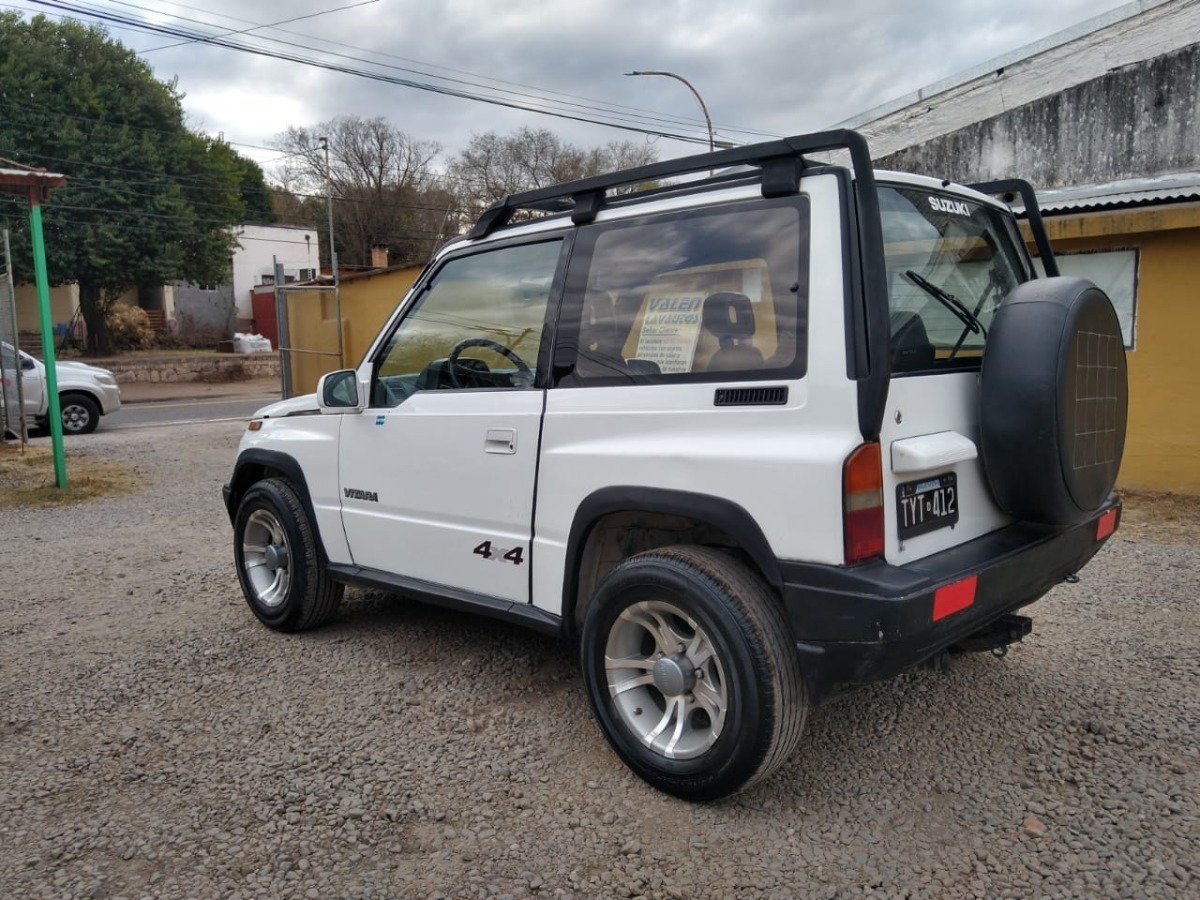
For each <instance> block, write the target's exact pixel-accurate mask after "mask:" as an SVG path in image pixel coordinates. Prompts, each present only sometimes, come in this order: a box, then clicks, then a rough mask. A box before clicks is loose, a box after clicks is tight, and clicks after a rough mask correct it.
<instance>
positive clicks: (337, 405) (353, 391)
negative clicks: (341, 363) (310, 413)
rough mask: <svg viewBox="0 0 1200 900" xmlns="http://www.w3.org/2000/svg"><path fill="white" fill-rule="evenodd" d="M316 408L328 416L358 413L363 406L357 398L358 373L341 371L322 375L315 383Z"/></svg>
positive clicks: (350, 370) (347, 370) (349, 370)
mask: <svg viewBox="0 0 1200 900" xmlns="http://www.w3.org/2000/svg"><path fill="white" fill-rule="evenodd" d="M317 406H319V407H320V409H321V412H322V413H328V414H329V415H338V414H340V413H346V412H360V411H361V410H362V408H363V405H362V401H361V400H360V399H359V397H358V373H357V372H355V371H354V370H353V369H342V370H341V371H338V372H330V373H329V374H328V375H322V376H321V380H320V381H318V382H317Z"/></svg>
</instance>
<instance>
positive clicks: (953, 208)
mask: <svg viewBox="0 0 1200 900" xmlns="http://www.w3.org/2000/svg"><path fill="white" fill-rule="evenodd" d="M879 206H880V214H881V216H882V220H883V246H884V257H885V264H886V266H887V279H888V293H889V302H890V308H891V358H892V372H893V373H894V374H904V373H907V372H930V371H944V370H950V369H961V368H972V367H978V365H979V362H980V359H981V358H982V356H983V348H984V345H985V344H986V343H987V333H988V329H989V328H990V327H991V324H992V317H993V316H994V315H995V313H996V306H997V305H998V304H999V303H1000V301H1001V300H1002V299H1003V298H1004V297H1005V296H1007V294H1008V293H1009V292H1010V291H1011V290H1012V289H1013V288H1015V287H1016V286H1017V284H1018V283H1020V282H1021V281H1024V280H1025V275H1024V272H1025V267H1024V262H1023V260H1022V257H1021V255H1020V251H1019V250H1018V249H1017V247H1016V245H1015V243H1014V240H1013V238H1012V234H1013V232H1012V230H1011V228H1010V227H1009V224H1008V223H1007V222H1006V221H1005V219H1006V217H1005V215H1004V213H1002V212H1000V211H998V210H996V209H993V208H992V207H990V206H985V205H982V204H978V203H973V202H971V201H969V200H964V199H962V198H961V197H958V196H955V195H953V194H939V193H935V192H932V191H924V190H920V189H917V188H907V187H887V186H880V188H879Z"/></svg>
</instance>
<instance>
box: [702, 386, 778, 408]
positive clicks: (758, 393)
mask: <svg viewBox="0 0 1200 900" xmlns="http://www.w3.org/2000/svg"><path fill="white" fill-rule="evenodd" d="M787 402H788V386H787V385H786V384H773V385H768V386H765V387H743V388H717V389H716V391H715V392H714V393H713V406H786V405H787Z"/></svg>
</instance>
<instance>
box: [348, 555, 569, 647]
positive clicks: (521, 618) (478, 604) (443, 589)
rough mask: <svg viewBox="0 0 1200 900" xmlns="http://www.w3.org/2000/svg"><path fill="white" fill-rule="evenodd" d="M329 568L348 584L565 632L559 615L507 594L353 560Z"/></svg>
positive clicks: (551, 632) (548, 631)
mask: <svg viewBox="0 0 1200 900" xmlns="http://www.w3.org/2000/svg"><path fill="white" fill-rule="evenodd" d="M328 571H329V575H330V577H331V578H333V579H334V580H335V581H340V582H343V583H344V584H356V585H361V586H363V587H368V588H375V589H378V590H384V591H388V592H390V593H395V594H403V595H405V596H406V597H411V598H412V599H414V600H418V601H420V602H421V603H428V604H430V605H431V606H441V607H444V608H446V609H454V610H458V611H460V612H468V613H475V614H478V615H483V616H488V617H489V618H492V619H501V620H503V621H505V622H512V623H514V624H516V625H522V626H524V627H526V628H532V629H534V630H535V631H540V632H542V633H543V634H549V635H555V636H558V635H560V634H561V633H562V620H561V619H560V618H559V617H558V616H556V615H554V614H553V613H549V612H546V611H545V610H544V609H539V608H538V607H536V606H533V605H532V604H529V603H518V602H517V601H515V600H505V599H504V598H503V597H491V596H488V595H487V594H476V593H475V592H474V591H464V590H462V589H461V588H454V587H449V586H448V585H444V584H434V583H433V582H429V581H422V580H421V579H419V578H408V577H405V576H404V575H395V574H393V573H391V572H383V571H380V570H379V569H371V568H367V567H365V566H356V565H353V564H349V563H330V564H329V567H328Z"/></svg>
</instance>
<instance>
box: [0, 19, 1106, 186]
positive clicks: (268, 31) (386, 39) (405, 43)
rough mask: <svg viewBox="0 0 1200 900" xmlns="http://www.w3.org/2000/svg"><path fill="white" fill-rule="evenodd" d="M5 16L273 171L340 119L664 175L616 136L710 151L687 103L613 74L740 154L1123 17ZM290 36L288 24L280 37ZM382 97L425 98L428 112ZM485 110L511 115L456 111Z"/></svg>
mask: <svg viewBox="0 0 1200 900" xmlns="http://www.w3.org/2000/svg"><path fill="white" fill-rule="evenodd" d="M2 5H3V6H4V7H6V8H10V9H21V10H25V11H29V12H41V13H45V14H47V15H50V16H53V17H56V18H59V17H63V16H66V15H70V17H73V18H77V19H81V20H83V21H100V17H109V20H108V21H106V22H103V24H105V25H106V27H108V28H109V29H110V33H111V34H112V36H113V37H115V38H117V39H118V40H120V41H121V42H123V43H125V44H126V45H127V46H129V47H131V48H133V49H135V50H138V51H139V52H141V53H142V54H143V58H144V59H145V60H146V61H147V62H149V63H150V64H151V65H152V66H153V67H154V71H155V73H156V74H157V75H158V77H160V78H162V79H169V78H173V77H176V78H178V84H179V89H180V90H181V91H182V92H183V93H184V94H185V95H186V96H185V99H184V106H185V108H186V110H187V111H188V113H189V117H190V121H191V124H192V125H193V126H194V127H197V128H200V129H202V130H204V131H207V132H210V133H213V134H216V133H221V134H223V135H224V137H225V139H226V140H229V141H231V142H233V143H234V145H235V146H236V147H237V149H239V150H240V151H242V152H243V153H245V154H247V155H249V156H252V157H253V158H255V159H258V160H259V161H260V162H263V163H264V164H265V165H267V167H268V169H269V168H270V165H269V164H270V160H271V159H272V158H274V157H277V156H278V154H277V153H272V152H270V151H269V150H266V149H262V148H267V147H269V146H270V145H271V144H272V141H273V138H274V136H275V135H276V134H278V133H279V132H280V131H282V130H283V129H284V128H286V127H287V126H289V125H314V124H316V123H318V122H322V121H326V120H328V119H329V118H331V117H333V116H337V115H342V114H348V115H358V116H365V117H373V116H382V117H384V118H386V119H387V120H389V121H390V122H392V123H394V124H395V125H397V126H398V127H400V128H402V129H404V130H405V131H407V132H409V133H410V134H412V135H414V136H416V137H420V138H424V139H428V140H435V141H437V142H438V143H440V144H441V145H442V147H443V148H444V151H445V153H446V154H447V155H449V154H453V153H454V152H456V151H457V150H459V149H461V148H462V147H463V146H464V145H465V144H466V142H467V141H468V140H469V139H470V136H471V134H472V133H479V132H485V131H498V132H500V133H508V132H511V131H514V130H516V129H517V128H520V127H522V126H532V127H537V128H548V129H550V130H552V131H554V132H555V133H557V134H559V135H560V136H562V137H563V138H565V139H566V140H569V141H571V142H573V143H576V144H580V145H584V146H592V145H598V144H603V143H606V142H608V141H612V140H635V141H652V142H654V143H655V146H656V148H657V150H658V154H659V156H660V157H661V158H668V157H673V156H680V155H684V154H686V153H689V152H695V151H696V150H697V149H698V147H697V145H696V144H694V143H687V142H685V141H682V140H677V139H674V138H672V137H665V136H661V135H660V136H651V135H647V134H644V133H642V132H641V131H629V130H620V129H618V128H615V127H611V125H612V124H620V125H626V126H629V127H632V128H636V129H643V130H646V131H652V132H661V133H663V134H666V135H681V136H684V137H686V138H690V139H692V140H693V141H706V136H705V135H706V132H705V126H704V121H703V118H702V116H701V114H700V109H699V106H698V104H697V103H696V101H695V99H694V98H693V97H692V96H691V94H690V93H689V92H688V91H687V88H686V87H685V86H684V85H683V84H680V83H679V82H677V81H674V80H672V79H670V78H664V77H652V76H646V77H625V76H624V74H623V73H625V72H630V71H634V70H667V71H672V72H676V73H678V74H680V75H682V76H684V77H686V78H687V79H688V80H689V81H691V82H692V84H694V85H695V87H696V88H697V90H699V92H700V93H701V95H702V96H703V98H704V100H705V102H706V103H707V105H708V108H709V112H710V114H711V117H712V121H713V125H714V129H715V131H716V135H717V139H718V140H730V141H735V142H738V143H747V142H750V141H753V140H756V139H762V138H763V137H765V136H768V135H782V134H796V133H800V132H804V131H813V130H820V129H821V128H824V127H827V126H830V125H833V124H836V123H838V122H841V121H843V120H845V119H847V118H850V117H851V116H854V115H856V114H858V113H861V112H864V111H866V110H868V109H871V108H873V107H875V106H878V105H880V104H882V103H885V102H887V101H889V100H891V99H894V98H896V97H898V96H901V95H904V94H906V93H909V92H911V91H915V90H916V89H918V88H921V87H923V86H926V85H929V84H931V83H933V82H936V81H938V80H940V79H943V78H946V77H949V76H952V75H955V74H957V73H959V72H962V71H963V70H966V69H969V68H972V67H974V66H977V65H979V64H981V63H984V62H987V61H989V60H992V59H994V58H996V57H998V56H1001V55H1003V54H1006V53H1009V52H1011V51H1013V50H1016V49H1018V48H1020V47H1023V46H1025V45H1027V44H1030V43H1032V42H1034V41H1038V40H1040V39H1042V38H1044V37H1047V36H1049V35H1051V34H1053V33H1055V32H1058V31H1061V30H1062V29H1065V28H1070V27H1072V26H1074V25H1077V24H1078V23H1080V22H1083V21H1085V20H1086V19H1088V18H1090V17H1092V16H1096V15H1099V14H1102V13H1104V12H1106V11H1108V10H1111V9H1113V8H1115V7H1118V6H1122V5H1124V0H1050V2H1045V0H999V2H997V0H924V2H922V0H823V2H819V3H816V2H811V0H722V2H710V0H692V2H686V0H661V2H656V0H560V2H554V0H487V2H485V0H442V2H435V0H367V2H363V0H203V2H201V0H192V2H190V3H188V2H167V0H128V2H124V0H106V2H100V0H52V2H47V3H38V2H34V0H7V2H5V3H3V4H2ZM68 9H69V10H70V11H68ZM302 16H308V18H303V19H299V17H302ZM114 19H115V20H116V21H114ZM297 19H298V20H297ZM285 20H296V21H290V22H287V23H286V24H277V23H283V22H284V21H285ZM147 27H150V28H158V29H163V30H165V31H167V32H175V33H177V34H164V33H153V32H148V31H147V30H146V28H147ZM201 34H203V35H208V36H215V37H217V38H218V39H219V40H222V41H225V42H227V43H231V44H236V45H237V46H239V47H242V48H251V49H253V50H257V51H261V52H265V53H267V54H273V55H274V56H271V55H256V54H255V53H252V52H247V51H246V50H245V49H240V50H239V49H233V48H227V47H220V46H213V45H212V44H210V43H205V42H201V41H197V40H194V39H193V40H192V41H191V42H187V43H181V42H182V41H183V40H184V39H185V37H191V38H194V37H195V36H197V35H201ZM276 56H278V57H284V58H274V57H276ZM300 60H304V61H309V62H318V63H321V64H323V65H325V66H327V67H329V68H317V67H314V66H311V65H306V64H304V62H301V61H300ZM338 69H350V70H354V71H356V72H359V73H366V74H367V75H370V76H371V77H364V75H362V74H352V73H349V72H345V71H338ZM380 79H384V80H380ZM396 81H400V82H415V83H418V84H422V85H431V86H433V87H435V88H437V90H438V91H441V93H439V92H434V91H428V90H421V89H419V88H416V87H412V86H408V85H406V84H403V83H394V82H396ZM446 91H448V92H450V93H445V92H446ZM458 95H467V97H463V96H458ZM480 97H484V98H490V99H493V100H496V101H499V103H503V104H511V106H505V105H498V104H497V103H486V102H482V101H481V100H479V99H470V98H480ZM513 106H516V107H523V108H512V107H513ZM537 109H543V110H553V111H555V112H558V113H560V114H561V115H562V116H566V117H570V118H564V117H553V116H550V115H545V114H542V113H539V112H537V111H535V110H537ZM577 119H582V120H601V121H603V122H608V123H610V125H607V126H606V125H601V124H590V123H589V122H586V121H576V120H577Z"/></svg>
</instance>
